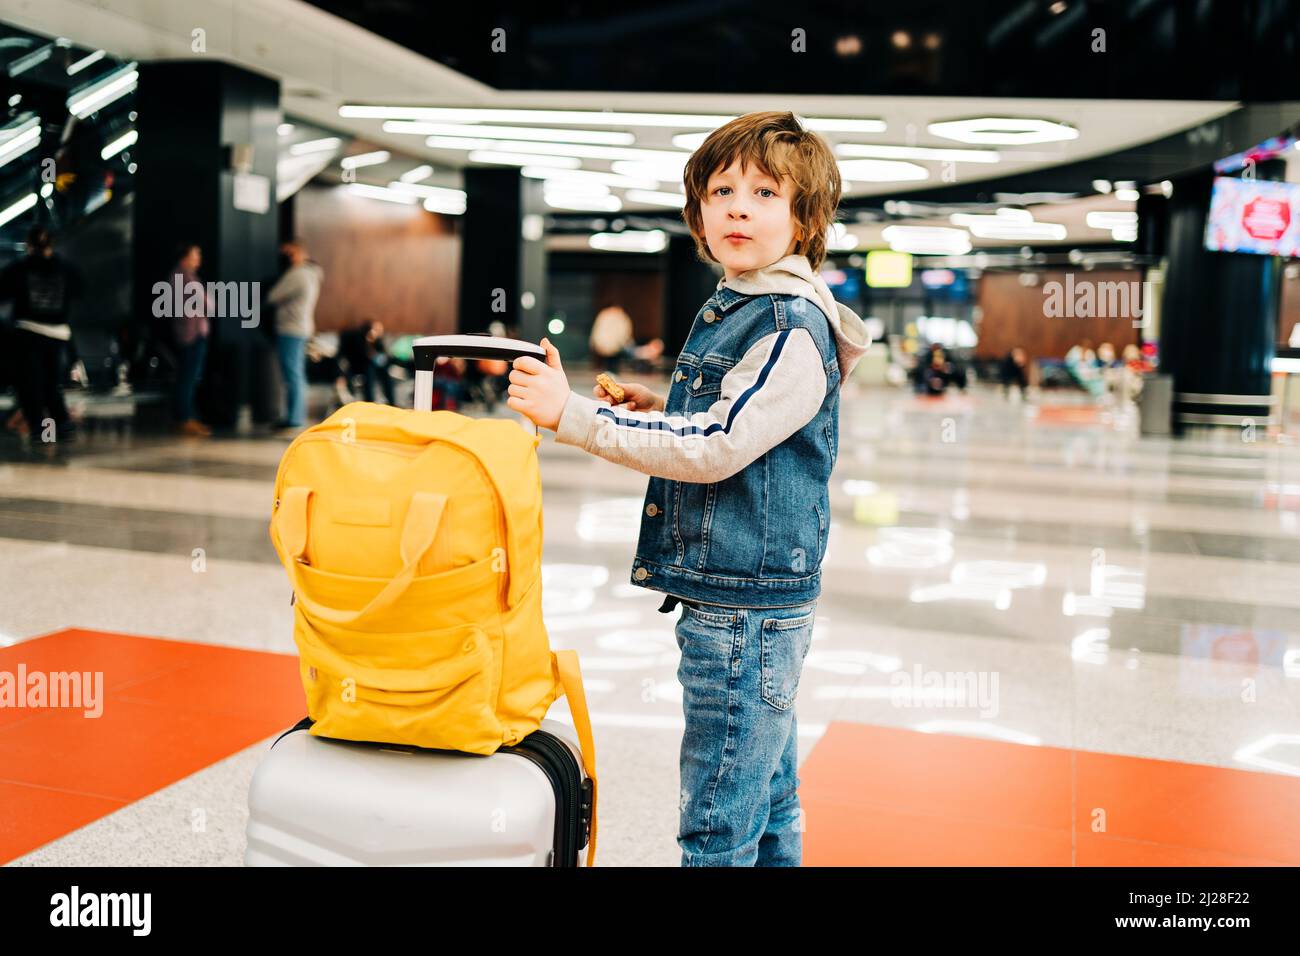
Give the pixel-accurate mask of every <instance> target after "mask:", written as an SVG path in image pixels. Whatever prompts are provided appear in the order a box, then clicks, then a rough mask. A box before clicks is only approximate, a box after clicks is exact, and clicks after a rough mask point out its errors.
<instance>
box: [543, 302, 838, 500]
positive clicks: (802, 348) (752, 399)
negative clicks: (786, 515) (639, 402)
mask: <svg viewBox="0 0 1300 956" xmlns="http://www.w3.org/2000/svg"><path fill="white" fill-rule="evenodd" d="M825 397H826V370H825V368H824V367H823V365H822V357H821V352H820V350H819V349H818V348H817V343H816V342H815V341H813V337H812V333H810V332H809V331H808V330H807V329H804V328H794V329H783V330H782V331H780V332H773V333H772V334H771V335H767V336H764V337H763V338H762V339H760V340H759V341H758V342H756V343H755V344H754V345H753V346H752V347H751V348H750V349H749V351H748V352H746V353H745V355H744V356H743V357H742V358H741V360H740V361H739V362H738V363H736V365H734V366H733V367H732V368H731V370H730V371H728V372H727V373H726V375H724V376H723V378H722V382H721V391H720V392H719V396H718V400H717V401H716V402H714V403H713V404H712V405H711V406H710V407H709V409H708V411H702V412H696V413H695V414H692V415H689V416H686V415H667V414H665V413H664V412H658V411H655V412H639V411H638V412H633V411H628V410H627V409H622V408H614V407H612V406H610V405H607V404H605V403H604V402H598V401H596V400H595V399H593V398H587V397H585V396H582V395H578V394H576V393H570V394H569V398H568V401H567V402H566V403H565V406H564V411H563V413H562V414H561V416H560V422H559V427H558V428H557V429H556V434H555V440H556V441H557V442H559V443H561V444H565V445H577V446H579V447H581V448H584V449H586V450H587V451H589V452H591V453H592V454H593V455H598V456H600V457H601V458H604V459H607V460H608V461H612V462H615V463H617V464H620V465H626V466H627V467H628V468H633V469H635V470H637V471H640V472H643V473H645V474H647V475H651V476H653V477H658V478H667V479H670V480H674V481H688V482H701V483H707V482H714V481H722V480H723V479H725V478H729V477H731V476H732V475H734V474H735V473H736V472H738V471H740V470H741V469H742V468H744V467H745V466H746V465H748V464H749V463H750V462H752V461H754V460H755V459H756V458H758V457H759V456H760V455H762V454H763V453H764V452H766V451H768V450H769V449H771V448H774V447H775V446H777V445H779V444H780V443H781V442H783V441H785V440H786V439H787V438H789V437H790V436H791V435H793V434H794V433H795V432H797V431H798V430H799V429H800V428H802V427H803V426H804V425H806V424H808V422H810V421H812V419H813V416H814V415H816V414H817V410H818V409H819V408H821V404H822V400H823V399H824V398H825Z"/></svg>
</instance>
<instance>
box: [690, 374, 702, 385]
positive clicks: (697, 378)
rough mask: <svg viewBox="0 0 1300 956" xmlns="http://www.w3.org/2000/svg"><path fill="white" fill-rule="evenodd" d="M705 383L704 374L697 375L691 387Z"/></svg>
mask: <svg viewBox="0 0 1300 956" xmlns="http://www.w3.org/2000/svg"><path fill="white" fill-rule="evenodd" d="M703 384H704V376H703V375H697V376H695V381H693V382H691V388H699V387H700V386H701V385H703Z"/></svg>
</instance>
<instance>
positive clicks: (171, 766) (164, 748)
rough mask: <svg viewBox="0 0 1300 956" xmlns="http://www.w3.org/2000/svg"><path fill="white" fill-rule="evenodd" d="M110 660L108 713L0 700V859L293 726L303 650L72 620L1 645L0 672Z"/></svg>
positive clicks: (96, 666)
mask: <svg viewBox="0 0 1300 956" xmlns="http://www.w3.org/2000/svg"><path fill="white" fill-rule="evenodd" d="M20 664H22V665H24V666H25V667H26V672H27V673H28V674H32V673H34V672H38V671H39V672H42V673H46V674H48V673H50V672H59V671H83V672H84V671H90V672H94V671H102V672H103V675H104V677H103V681H104V684H103V697H104V701H103V713H102V715H101V716H100V717H98V718H88V717H86V716H85V715H84V712H83V711H82V710H81V709H72V708H59V707H47V708H43V709H35V708H18V707H0V863H4V862H7V861H8V860H12V859H13V858H15V857H18V856H21V855H23V854H24V853H27V852H29V851H31V850H34V849H36V848H37V847H39V846H43V845H44V844H46V843H49V842H50V841H51V840H54V839H57V838H58V837H61V836H63V835H64V834H66V833H69V832H71V831H72V830H75V829H77V828H78V827H81V826H84V825H86V824H87V823H90V822H91V821H93V820H97V819H99V818H100V817H102V816H105V815H107V814H109V813H112V812H113V811H115V810H118V809H120V808H122V807H124V806H126V805H127V804H129V803H131V802H132V801H134V800H139V799H140V798H141V797H144V796H147V795H148V794H150V793H153V792H154V791H156V790H159V789H161V788H163V787H165V786H167V785H168V784H171V783H175V782H176V781H177V780H180V779H181V778H182V777H185V776H188V775H189V774H192V773H194V772H195V771H197V770H202V769H203V768H204V767H207V766H209V765H211V764H213V763H216V762H217V761H218V760H221V759H223V758H225V757H228V756H230V755H231V754H233V753H237V752H238V751H240V750H242V749H244V748H245V747H248V746H250V745H251V744H254V743H256V742H257V741H259V740H263V739H265V738H266V737H269V736H270V735H271V734H274V733H276V732H277V731H279V730H283V729H285V728H287V727H289V726H291V725H292V724H293V723H294V722H296V721H297V720H298V719H299V718H300V717H302V715H303V714H304V713H305V712H306V703H305V701H304V698H303V691H302V684H301V682H300V680H299V677H298V658H297V657H296V656H294V655H288V654H272V653H268V652H265V651H248V650H241V649H237V648H230V647H216V646H213V645H209V644H191V643H187V642H183V641H168V640H161V639H157V638H148V637H133V636H130V635H127V634H108V633H103V632H99V631H82V630H66V631H59V632H57V633H54V634H47V635H44V636H42V637H38V638H33V639H32V640H29V641H21V642H19V643H17V644H14V645H13V646H11V647H3V648H0V671H5V672H8V673H10V674H13V675H14V676H15V677H16V676H17V675H18V673H19V665H20Z"/></svg>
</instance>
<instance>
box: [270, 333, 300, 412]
mask: <svg viewBox="0 0 1300 956" xmlns="http://www.w3.org/2000/svg"><path fill="white" fill-rule="evenodd" d="M275 348H276V351H277V352H278V353H279V355H280V374H281V375H283V376H284V389H285V395H286V409H285V416H284V420H285V423H286V424H288V425H290V426H291V427H293V428H298V427H300V426H302V425H303V424H304V423H305V422H306V420H307V364H306V358H305V353H306V350H307V340H306V339H305V338H304V337H303V336H301V335H277V336H276V337H275Z"/></svg>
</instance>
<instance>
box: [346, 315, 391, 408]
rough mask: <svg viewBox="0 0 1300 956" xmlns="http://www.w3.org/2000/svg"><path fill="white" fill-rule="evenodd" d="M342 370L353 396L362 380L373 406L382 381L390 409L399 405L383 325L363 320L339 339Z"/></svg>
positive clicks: (366, 395)
mask: <svg viewBox="0 0 1300 956" xmlns="http://www.w3.org/2000/svg"><path fill="white" fill-rule="evenodd" d="M339 366H340V369H341V373H342V377H343V384H344V386H345V388H346V390H347V391H349V392H351V391H352V388H353V387H354V386H355V383H356V380H357V379H358V378H360V379H361V381H362V395H363V396H364V400H365V401H367V402H373V401H374V400H375V381H376V380H378V382H379V385H380V386H381V387H382V388H383V390H384V400H385V401H386V402H387V403H388V404H389V405H396V404H397V395H396V393H395V388H394V384H393V376H392V373H391V371H390V369H389V359H388V351H387V349H386V348H385V346H384V324H383V323H382V322H379V321H377V320H375V319H362V320H361V321H360V322H359V323H357V325H356V326H354V327H353V328H350V329H348V330H347V331H346V332H343V333H342V334H341V335H339Z"/></svg>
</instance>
